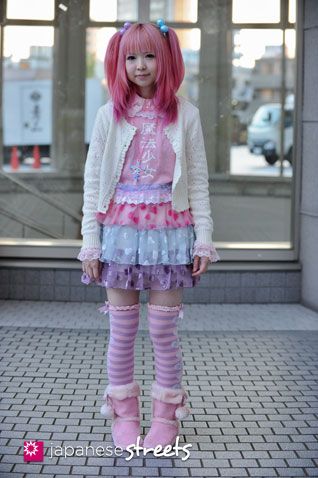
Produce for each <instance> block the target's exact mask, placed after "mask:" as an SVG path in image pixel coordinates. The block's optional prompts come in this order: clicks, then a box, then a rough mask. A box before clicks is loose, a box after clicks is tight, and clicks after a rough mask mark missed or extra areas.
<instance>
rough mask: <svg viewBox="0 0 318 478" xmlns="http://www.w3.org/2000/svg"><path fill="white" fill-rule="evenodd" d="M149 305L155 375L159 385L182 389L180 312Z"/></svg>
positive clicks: (172, 308) (170, 308)
mask: <svg viewBox="0 0 318 478" xmlns="http://www.w3.org/2000/svg"><path fill="white" fill-rule="evenodd" d="M156 307H157V306H155V305H152V304H148V324H149V334H150V338H151V342H152V345H153V349H154V354H155V373H156V382H157V383H158V385H161V386H162V387H167V388H181V380H182V372H183V363H182V351H181V346H180V343H179V339H178V323H179V320H180V319H179V310H177V308H176V307H164V309H165V310H157V308H156Z"/></svg>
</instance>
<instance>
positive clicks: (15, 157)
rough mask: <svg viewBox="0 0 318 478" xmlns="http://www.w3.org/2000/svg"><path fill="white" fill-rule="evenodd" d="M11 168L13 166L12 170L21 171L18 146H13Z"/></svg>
mask: <svg viewBox="0 0 318 478" xmlns="http://www.w3.org/2000/svg"><path fill="white" fill-rule="evenodd" d="M10 166H11V169H19V167H20V161H19V156H18V147H17V146H12V149H11V156H10Z"/></svg>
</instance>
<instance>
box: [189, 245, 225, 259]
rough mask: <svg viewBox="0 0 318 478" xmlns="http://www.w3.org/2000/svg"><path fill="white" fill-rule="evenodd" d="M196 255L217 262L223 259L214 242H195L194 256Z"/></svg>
mask: <svg viewBox="0 0 318 478" xmlns="http://www.w3.org/2000/svg"><path fill="white" fill-rule="evenodd" d="M194 256H199V257H203V256H204V257H208V258H209V261H210V262H217V261H220V260H221V258H220V256H219V254H218V253H217V251H216V249H215V247H214V245H213V244H212V245H207V244H200V243H195V244H194V246H193V257H194Z"/></svg>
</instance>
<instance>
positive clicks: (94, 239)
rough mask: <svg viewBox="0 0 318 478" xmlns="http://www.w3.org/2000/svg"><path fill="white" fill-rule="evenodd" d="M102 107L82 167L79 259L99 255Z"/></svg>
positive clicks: (103, 136) (104, 134)
mask: <svg viewBox="0 0 318 478" xmlns="http://www.w3.org/2000/svg"><path fill="white" fill-rule="evenodd" d="M103 109H104V107H103V106H102V107H100V108H99V110H98V111H97V114H96V118H95V122H94V126H93V131H92V135H91V140H90V144H89V148H88V152H87V158H86V162H85V168H84V195H83V208H82V212H83V219H82V227H81V234H82V236H83V244H82V248H81V251H80V253H79V255H78V256H77V259H79V260H84V259H89V258H90V259H92V258H97V257H99V254H98V251H99V250H100V248H101V243H100V224H99V223H98V221H97V219H96V211H97V206H98V193H99V182H100V168H101V162H102V157H103V152H104V148H105V143H106V138H107V131H108V121H107V118H106V115H105V114H104V112H103V111H104V110H103ZM93 253H94V254H93Z"/></svg>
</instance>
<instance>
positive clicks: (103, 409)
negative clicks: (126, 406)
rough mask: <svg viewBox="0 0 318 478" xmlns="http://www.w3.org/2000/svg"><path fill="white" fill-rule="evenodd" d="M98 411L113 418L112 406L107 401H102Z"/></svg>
mask: <svg viewBox="0 0 318 478" xmlns="http://www.w3.org/2000/svg"><path fill="white" fill-rule="evenodd" d="M100 413H101V415H104V417H106V418H114V412H113V409H112V407H110V406H109V405H107V403H104V405H102V406H101V409H100Z"/></svg>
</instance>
